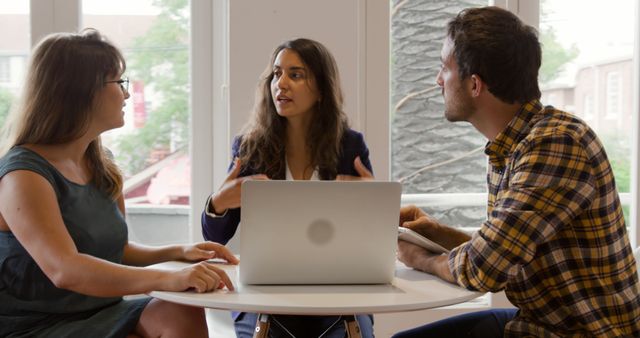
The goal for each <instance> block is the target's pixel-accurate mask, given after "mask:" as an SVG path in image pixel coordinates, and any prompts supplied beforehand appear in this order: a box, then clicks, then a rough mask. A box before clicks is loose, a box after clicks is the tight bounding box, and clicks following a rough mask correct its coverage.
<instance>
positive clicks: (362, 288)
mask: <svg viewBox="0 0 640 338" xmlns="http://www.w3.org/2000/svg"><path fill="white" fill-rule="evenodd" d="M188 265H189V264H188V263H182V262H166V263H160V264H156V265H153V266H151V268H156V269H163V270H177V269H180V268H183V267H185V266H188ZM218 266H219V267H220V268H222V269H224V270H225V271H226V272H227V274H228V275H229V277H230V278H231V280H232V281H233V283H234V286H235V287H236V290H235V291H228V290H226V289H225V290H218V291H215V292H210V293H196V292H189V291H187V292H166V291H153V292H151V293H149V295H150V296H152V297H155V298H158V299H162V300H166V301H169V302H174V303H180V304H186V305H193V306H201V307H207V308H214V309H223V310H234V311H240V312H257V313H269V314H295V315H340V314H364V313H383V312H400V311H412V310H423V309H430V308H437V307H441V306H447V305H453V304H457V303H462V302H466V301H469V300H471V299H473V298H476V297H479V296H481V295H482V293H480V292H474V291H469V290H466V289H464V288H461V287H459V286H456V285H453V284H450V283H447V282H445V281H443V280H441V279H439V278H437V277H435V276H432V275H430V274H426V273H422V272H419V271H416V270H413V269H410V268H407V267H406V266H405V265H404V264H402V263H399V262H397V263H396V275H395V278H394V279H393V282H392V283H391V284H387V285H238V284H237V280H238V278H237V271H238V269H237V266H234V265H225V264H219V265H218Z"/></svg>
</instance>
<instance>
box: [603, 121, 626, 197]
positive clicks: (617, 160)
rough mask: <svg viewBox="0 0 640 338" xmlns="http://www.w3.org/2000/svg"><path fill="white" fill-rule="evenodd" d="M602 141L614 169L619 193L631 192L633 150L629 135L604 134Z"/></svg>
mask: <svg viewBox="0 0 640 338" xmlns="http://www.w3.org/2000/svg"><path fill="white" fill-rule="evenodd" d="M601 139H602V143H603V145H604V149H605V151H606V152H607V156H608V157H609V162H610V163H611V167H612V168H613V175H614V176H615V179H616V187H617V188H618V192H630V191H631V149H630V143H629V139H628V135H624V134H603V135H602V136H601Z"/></svg>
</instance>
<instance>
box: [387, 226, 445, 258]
mask: <svg viewBox="0 0 640 338" xmlns="http://www.w3.org/2000/svg"><path fill="white" fill-rule="evenodd" d="M398 239H401V240H403V241H407V242H411V243H413V244H416V245H419V246H421V247H423V248H425V249H427V250H429V251H431V252H433V253H437V254H443V253H449V250H447V249H445V248H443V247H442V246H441V245H440V244H438V243H436V242H434V241H432V240H430V239H428V238H426V237H424V236H422V235H420V234H419V233H417V232H415V231H413V230H411V229H408V228H403V227H398Z"/></svg>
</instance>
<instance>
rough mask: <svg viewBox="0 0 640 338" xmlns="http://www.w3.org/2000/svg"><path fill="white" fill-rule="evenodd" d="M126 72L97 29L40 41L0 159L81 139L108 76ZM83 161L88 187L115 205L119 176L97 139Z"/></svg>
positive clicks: (12, 116) (116, 50)
mask: <svg viewBox="0 0 640 338" xmlns="http://www.w3.org/2000/svg"><path fill="white" fill-rule="evenodd" d="M125 69H126V63H125V61H124V58H123V57H122V54H121V53H120V51H119V50H118V49H117V48H116V47H115V46H114V45H113V44H112V43H111V42H109V41H108V40H107V39H106V38H105V37H104V36H102V35H101V34H100V32H98V31H97V30H95V29H85V30H83V31H82V32H80V33H78V34H72V33H55V34H51V35H49V36H47V37H45V38H43V39H42V41H40V43H38V45H37V46H36V47H35V48H34V49H33V52H32V55H31V61H30V65H29V70H28V74H27V79H26V83H25V87H24V90H23V95H22V102H21V105H20V107H19V108H18V109H16V110H14V111H13V112H12V113H11V115H10V116H9V119H8V122H7V124H6V125H5V127H4V130H3V140H2V142H0V143H2V145H1V147H0V148H1V149H0V153H1V154H4V153H6V152H7V151H8V150H9V149H10V148H11V147H13V146H17V145H22V144H63V143H67V142H70V141H73V140H75V139H78V138H79V137H81V136H82V135H84V133H86V132H87V129H88V128H89V124H90V122H91V113H92V109H93V107H94V104H95V97H96V95H97V94H98V92H99V91H100V90H102V88H104V86H105V81H107V80H108V79H109V76H119V75H120V74H122V73H123V72H124V71H125ZM85 155H86V156H87V159H88V162H89V166H90V168H91V172H92V174H93V177H92V183H93V184H94V185H95V186H96V187H97V188H98V189H100V190H102V191H104V192H105V193H106V194H108V195H109V196H111V197H112V198H113V199H116V198H117V197H118V196H119V195H120V194H121V192H122V184H123V183H122V175H121V174H120V170H119V169H118V167H117V166H116V164H115V163H114V162H113V160H112V157H111V155H110V154H109V153H107V152H106V150H105V149H104V148H103V147H102V144H101V140H100V137H99V136H98V137H97V138H96V139H95V140H93V141H91V143H90V144H89V147H88V148H87V150H86V154H85Z"/></svg>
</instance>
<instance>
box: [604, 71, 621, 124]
mask: <svg viewBox="0 0 640 338" xmlns="http://www.w3.org/2000/svg"><path fill="white" fill-rule="evenodd" d="M620 80H621V79H620V73H618V72H610V73H608V74H607V89H606V93H607V96H606V102H607V108H606V112H607V113H606V116H607V118H610V119H615V118H618V117H619V116H620V115H621V114H622V88H621V87H622V84H621V83H620V82H621V81H620Z"/></svg>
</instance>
